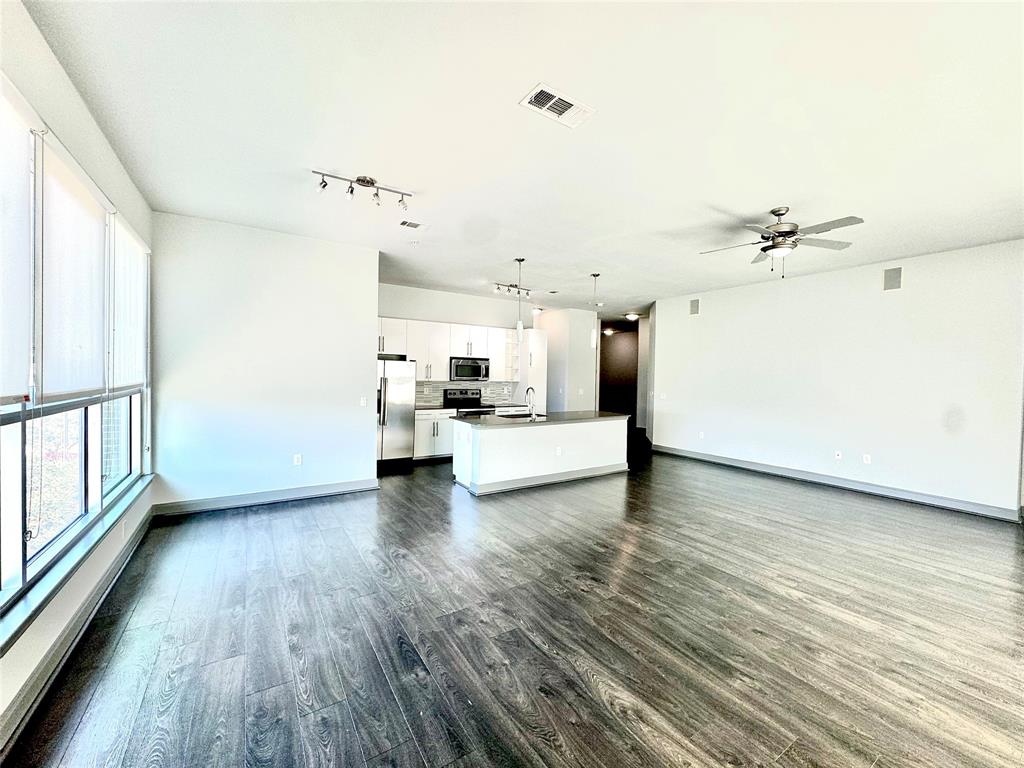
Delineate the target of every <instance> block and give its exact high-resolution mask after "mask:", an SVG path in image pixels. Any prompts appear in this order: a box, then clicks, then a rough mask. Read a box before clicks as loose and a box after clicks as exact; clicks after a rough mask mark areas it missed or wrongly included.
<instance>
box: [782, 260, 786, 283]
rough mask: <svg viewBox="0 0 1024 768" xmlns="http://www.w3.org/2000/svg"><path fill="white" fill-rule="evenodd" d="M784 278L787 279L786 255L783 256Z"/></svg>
mask: <svg viewBox="0 0 1024 768" xmlns="http://www.w3.org/2000/svg"><path fill="white" fill-rule="evenodd" d="M782 279H783V280H785V279H786V257H785V256H783V257H782Z"/></svg>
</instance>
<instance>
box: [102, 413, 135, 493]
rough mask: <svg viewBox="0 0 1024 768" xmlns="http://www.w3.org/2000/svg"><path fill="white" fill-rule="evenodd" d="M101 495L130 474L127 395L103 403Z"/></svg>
mask: <svg viewBox="0 0 1024 768" xmlns="http://www.w3.org/2000/svg"><path fill="white" fill-rule="evenodd" d="M101 423H102V429H103V440H102V444H103V463H102V466H101V473H102V476H103V495H104V496H106V495H108V494H109V493H110V492H111V491H112V490H113V489H114V488H116V487H117V486H118V485H119V484H120V483H121V482H122V481H123V480H124V479H125V478H127V477H128V475H129V474H131V469H132V461H131V439H132V433H131V405H130V403H129V401H128V398H127V397H120V398H118V399H117V400H108V401H106V402H104V403H103V410H102V417H101Z"/></svg>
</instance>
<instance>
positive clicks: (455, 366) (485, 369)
mask: <svg viewBox="0 0 1024 768" xmlns="http://www.w3.org/2000/svg"><path fill="white" fill-rule="evenodd" d="M490 370H491V361H490V360H488V359H487V358H486V357H453V358H451V361H450V364H449V369H448V381H487V379H488V378H489V377H490Z"/></svg>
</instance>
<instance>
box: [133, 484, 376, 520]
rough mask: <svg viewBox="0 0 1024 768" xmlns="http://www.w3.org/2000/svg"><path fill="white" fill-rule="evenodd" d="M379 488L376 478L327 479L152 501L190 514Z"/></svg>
mask: <svg viewBox="0 0 1024 768" xmlns="http://www.w3.org/2000/svg"><path fill="white" fill-rule="evenodd" d="M379 489H380V485H379V484H378V483H377V478H375V477H371V478H368V479H365V480H350V481H347V482H344V483H328V484H326V485H307V486H303V487H300V488H282V489H281V490H277V491H260V492H259V493H240V494H236V495H234V496H217V497H214V498H209V499H191V500H189V501H169V502H165V503H163V504H154V505H153V514H154V515H156V516H160V515H189V514H192V513H193V512H210V511H212V510H216V509H235V508H237V507H255V506H259V505H261V504H274V503H275V502H278V501H295V500H297V499H312V498H316V497H318V496H335V495H337V494H340V493H357V492H358V491H376V490H379Z"/></svg>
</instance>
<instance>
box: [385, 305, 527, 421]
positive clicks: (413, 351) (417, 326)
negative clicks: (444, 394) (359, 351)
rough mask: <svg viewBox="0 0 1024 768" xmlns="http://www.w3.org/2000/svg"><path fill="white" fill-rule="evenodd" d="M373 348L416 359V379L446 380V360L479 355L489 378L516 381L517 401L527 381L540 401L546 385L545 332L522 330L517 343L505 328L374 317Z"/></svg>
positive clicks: (447, 362)
mask: <svg viewBox="0 0 1024 768" xmlns="http://www.w3.org/2000/svg"><path fill="white" fill-rule="evenodd" d="M378 334H379V335H378V337H377V351H378V352H386V353H390V354H398V355H406V356H407V357H408V358H409V359H410V360H415V361H416V380H417V381H448V374H449V359H450V358H452V357H482V358H485V359H487V360H489V361H490V364H491V370H490V380H491V381H510V382H519V383H520V386H519V387H517V388H516V389H515V393H516V394H515V395H514V397H515V398H516V399H517V400H521V397H520V395H521V393H522V391H523V390H524V389H525V387H526V386H532V387H533V388H534V389H535V390H536V391H537V394H538V398H537V403H538V405H540V404H541V403H543V402H544V401H545V398H544V397H543V394H542V393H543V392H544V391H545V390H546V389H547V380H546V379H547V335H546V334H545V333H544V331H541V330H539V329H528V330H526V331H525V335H524V337H523V341H522V343H520V342H519V341H518V339H517V338H516V332H515V331H514V330H512V329H509V328H488V327H487V326H483V325H457V324H449V323H435V322H430V321H427V320H397V319H394V318H388V317H382V318H379V324H378Z"/></svg>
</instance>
